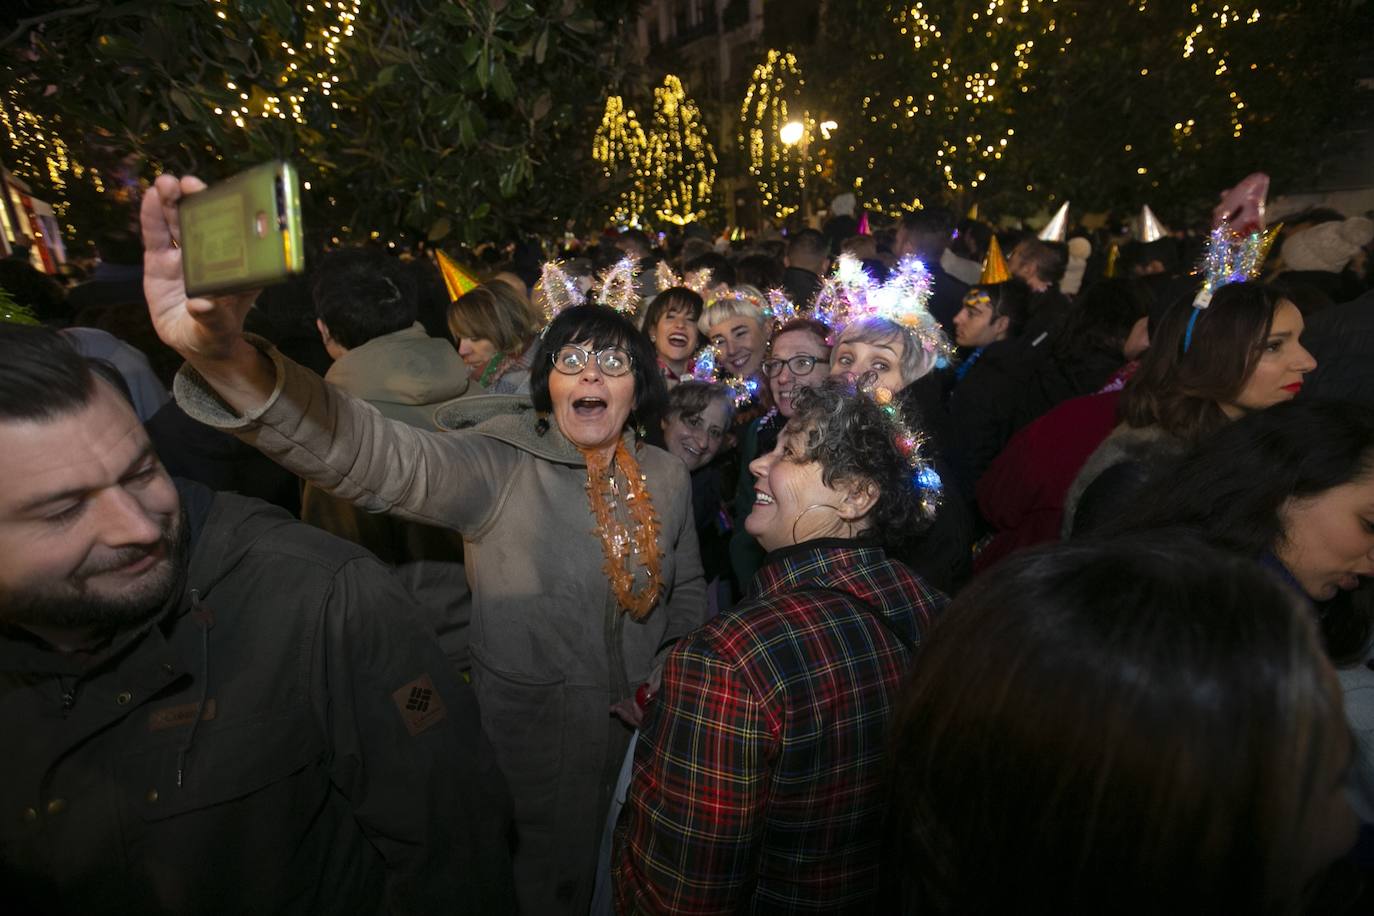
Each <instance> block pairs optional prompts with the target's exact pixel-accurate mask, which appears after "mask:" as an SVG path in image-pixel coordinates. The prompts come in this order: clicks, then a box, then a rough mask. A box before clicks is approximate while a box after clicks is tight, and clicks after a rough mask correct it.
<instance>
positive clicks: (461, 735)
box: [0, 482, 513, 914]
mask: <svg viewBox="0 0 1374 916" xmlns="http://www.w3.org/2000/svg"><path fill="white" fill-rule="evenodd" d="M178 489H179V490H180V491H181V494H182V504H183V524H186V525H187V526H188V528H189V555H188V563H187V566H186V569H185V571H184V573H183V575H182V576H181V578H180V581H179V582H178V584H177V586H176V587H175V588H174V590H173V593H172V596H171V598H169V600H168V602H167V604H166V605H165V607H164V608H163V610H162V612H161V613H160V614H159V615H157V616H156V617H155V618H154V619H153V620H151V621H150V622H148V623H147V624H145V625H143V626H141V627H138V628H137V629H135V630H133V631H131V632H126V633H123V634H121V635H119V636H117V637H115V638H114V639H113V640H112V641H111V642H110V644H109V645H108V646H106V647H105V648H103V649H101V650H99V651H98V652H97V653H96V654H95V655H94V656H93V657H91V658H88V659H86V660H84V661H83V660H81V659H80V658H79V657H77V656H71V655H64V654H60V653H58V652H56V651H53V650H52V649H51V648H49V647H48V646H47V644H46V643H43V642H41V641H39V640H37V639H35V638H33V637H31V636H28V635H27V634H26V633H24V632H23V631H18V630H14V629H6V630H3V631H0V729H3V732H4V734H5V736H6V737H5V751H4V753H3V754H2V755H0V812H3V815H2V816H0V888H3V891H2V892H0V896H3V899H4V903H3V904H2V905H0V908H3V909H4V911H5V912H7V913H16V914H28V913H83V914H84V913H94V912H99V913H130V914H134V913H136V914H156V913H169V914H170V913H178V914H179V913H196V914H213V913H248V912H253V913H276V912H296V913H331V914H332V913H381V912H388V913H433V912H444V913H475V914H478V913H480V914H485V913H503V912H511V911H512V910H513V890H512V886H511V877H510V859H509V853H508V847H507V845H506V841H505V837H506V836H507V834H508V827H509V811H508V801H507V799H508V796H507V794H506V791H505V787H504V784H503V782H502V780H501V777H500V774H499V773H498V771H497V769H496V766H495V763H494V760H493V755H492V752H491V748H490V746H489V745H488V744H487V742H486V741H485V739H484V738H483V737H482V735H481V732H480V729H479V727H478V723H477V710H476V705H475V703H474V701H473V697H472V694H471V691H470V690H469V689H468V688H467V687H466V686H464V685H462V684H461V683H459V682H457V681H456V680H455V679H453V678H452V677H451V676H450V675H449V674H448V673H447V671H446V663H445V660H444V658H443V656H442V654H441V653H440V652H439V650H438V648H437V646H436V645H435V644H434V641H433V639H432V638H431V637H430V636H429V634H428V633H427V632H426V631H425V627H424V625H423V623H421V622H420V620H419V617H418V612H417V611H416V610H415V608H414V606H413V601H412V599H410V598H409V596H408V595H407V594H406V592H405V591H404V590H402V589H401V588H400V587H399V586H398V585H397V584H396V583H395V582H394V581H393V580H392V578H391V576H390V574H389V573H388V572H387V571H386V569H385V568H384V567H382V566H381V565H379V564H378V563H377V561H376V560H374V559H372V558H371V557H370V556H369V555H368V554H367V553H366V552H364V551H362V550H361V549H359V548H357V547H354V546H353V545H351V544H347V543H346V542H343V541H340V540H338V539H337V538H334V537H332V536H330V535H328V534H325V533H324V532H321V531H318V530H316V529H314V528H311V527H310V526H308V525H303V524H301V523H299V522H297V521H295V520H294V519H292V518H290V517H289V516H287V515H286V513H284V512H282V511H281V510H279V509H276V508H273V507H270V506H268V505H267V504H265V503H261V502H259V501H257V500H251V499H246V498H243V497H238V496H234V495H229V494H219V495H216V494H213V493H211V492H210V491H208V490H206V489H204V488H202V487H200V486H198V485H196V484H189V483H185V482H180V483H179V484H178Z"/></svg>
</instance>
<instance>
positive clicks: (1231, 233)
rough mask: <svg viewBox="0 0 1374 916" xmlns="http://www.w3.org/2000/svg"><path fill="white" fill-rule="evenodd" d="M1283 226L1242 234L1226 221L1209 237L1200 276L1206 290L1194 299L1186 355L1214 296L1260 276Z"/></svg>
mask: <svg viewBox="0 0 1374 916" xmlns="http://www.w3.org/2000/svg"><path fill="white" fill-rule="evenodd" d="M1282 227H1283V224H1282V223H1276V224H1275V225H1273V226H1271V227H1270V228H1269V229H1267V230H1265V229H1256V230H1255V231H1254V232H1251V233H1248V234H1242V233H1240V232H1237V231H1236V230H1235V229H1233V228H1232V227H1231V224H1230V223H1228V222H1225V221H1223V222H1222V223H1221V224H1220V225H1219V226H1217V227H1216V228H1215V229H1213V230H1212V234H1211V235H1209V236H1208V237H1207V248H1206V251H1205V252H1204V254H1203V256H1202V262H1201V263H1200V264H1199V265H1198V269H1197V272H1198V273H1199V274H1201V275H1202V287H1201V288H1200V289H1199V290H1198V292H1197V295H1196V296H1194V297H1193V314H1192V315H1190V316H1189V317H1188V328H1187V330H1186V331H1184V333H1183V352H1184V353H1187V352H1188V348H1189V347H1191V346H1192V345H1193V329H1194V327H1195V326H1196V325H1197V320H1198V316H1200V315H1201V314H1202V312H1203V309H1205V308H1207V307H1208V306H1209V305H1211V304H1212V296H1214V295H1215V294H1216V291H1217V290H1219V289H1221V288H1222V287H1223V286H1225V285H1226V284H1228V283H1240V282H1242V281H1244V280H1252V279H1254V278H1255V277H1258V276H1259V275H1260V271H1261V270H1262V269H1263V267H1264V259H1265V258H1266V257H1267V256H1268V255H1269V249H1270V248H1271V247H1273V244H1274V239H1275V238H1277V237H1278V232H1279V229H1281V228H1282Z"/></svg>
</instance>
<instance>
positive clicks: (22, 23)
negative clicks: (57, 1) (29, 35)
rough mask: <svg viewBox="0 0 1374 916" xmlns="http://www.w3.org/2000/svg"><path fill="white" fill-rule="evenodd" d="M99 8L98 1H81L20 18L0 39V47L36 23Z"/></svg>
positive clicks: (84, 13) (79, 14)
mask: <svg viewBox="0 0 1374 916" xmlns="http://www.w3.org/2000/svg"><path fill="white" fill-rule="evenodd" d="M99 9H100V4H99V3H83V4H82V5H81V6H73V7H71V8H70V9H64V10H53V11H52V12H51V13H43V14H42V15H41V16H30V17H29V18H28V19H20V20H19V24H18V25H16V26H15V27H14V31H13V32H10V33H9V34H8V35H6V36H5V37H4V38H3V39H0V48H4V47H8V46H9V45H10V44H12V43H14V42H15V41H18V40H19V38H20V37H21V36H23V35H24V34H25V33H26V32H28V31H30V30H31V29H33V27H34V26H36V25H42V24H43V23H45V22H51V21H53V20H54V19H67V18H69V17H71V16H84V15H86V14H87V13H94V12H96V11H97V10H99Z"/></svg>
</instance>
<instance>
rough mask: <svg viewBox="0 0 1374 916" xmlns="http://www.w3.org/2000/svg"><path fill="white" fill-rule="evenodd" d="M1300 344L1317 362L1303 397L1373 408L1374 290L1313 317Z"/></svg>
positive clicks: (1304, 387) (1304, 388) (1303, 391)
mask: <svg viewBox="0 0 1374 916" xmlns="http://www.w3.org/2000/svg"><path fill="white" fill-rule="evenodd" d="M1302 343H1303V346H1305V347H1306V348H1307V349H1308V351H1309V352H1311V354H1312V356H1313V357H1314V358H1316V360H1317V368H1316V369H1315V370H1314V371H1313V372H1312V373H1311V374H1310V375H1309V376H1308V377H1307V380H1306V384H1305V385H1304V386H1303V389H1302V396H1303V397H1318V398H1339V399H1341V400H1346V401H1356V402H1358V403H1361V404H1366V405H1369V406H1371V407H1374V290H1371V291H1370V292H1367V293H1365V294H1364V295H1363V296H1361V297H1360V298H1358V299H1356V300H1354V301H1353V302H1347V303H1345V304H1344V305H1333V306H1329V307H1327V308H1325V309H1322V310H1321V311H1320V312H1318V313H1317V314H1315V315H1313V316H1312V317H1311V318H1310V319H1308V322H1307V329H1306V330H1305V331H1303V335H1302Z"/></svg>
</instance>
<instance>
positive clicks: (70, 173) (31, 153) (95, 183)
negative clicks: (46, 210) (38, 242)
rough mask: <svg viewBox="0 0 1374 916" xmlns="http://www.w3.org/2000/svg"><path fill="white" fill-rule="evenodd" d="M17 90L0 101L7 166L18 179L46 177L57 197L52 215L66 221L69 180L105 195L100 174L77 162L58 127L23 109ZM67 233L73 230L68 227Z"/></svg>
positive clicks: (10, 91) (53, 204) (13, 90)
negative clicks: (22, 176) (6, 141)
mask: <svg viewBox="0 0 1374 916" xmlns="http://www.w3.org/2000/svg"><path fill="white" fill-rule="evenodd" d="M20 88H21V87H19V86H11V87H10V89H9V90H8V91H7V92H6V93H5V97H3V98H0V122H2V123H3V124H4V128H5V133H6V135H7V136H8V137H9V149H8V150H6V151H5V155H4V159H5V161H6V164H7V165H8V166H9V167H10V168H11V169H12V170H13V171H14V172H15V173H16V174H19V175H27V176H43V177H46V179H47V181H48V185H49V187H51V188H52V190H53V191H54V192H56V193H57V194H58V195H59V196H58V197H57V198H56V199H54V200H52V201H51V204H52V208H53V212H54V213H55V214H57V216H58V217H61V218H65V217H66V215H67V209H68V207H69V206H70V205H69V203H68V201H67V200H66V199H65V198H64V197H63V196H61V195H64V194H65V193H66V192H67V190H68V183H69V181H71V180H76V181H88V182H90V184H91V187H93V188H94V189H95V191H96V192H97V193H100V194H103V193H104V192H105V182H104V180H103V179H102V178H101V175H100V172H99V171H98V170H96V169H94V168H91V167H88V166H86V165H84V164H83V163H81V162H80V161H78V160H77V159H76V158H75V157H74V156H73V155H72V153H71V148H70V147H69V146H68V144H67V142H66V140H64V139H63V137H62V131H61V128H60V126H59V125H58V124H57V123H55V122H52V121H46V120H44V119H43V118H41V117H40V116H39V115H37V114H35V113H34V112H32V111H29V110H28V109H27V108H25V107H24V106H23V103H22V101H21V97H20ZM66 228H67V231H68V232H74V231H75V228H74V227H73V226H71V225H70V224H68V225H67V227H66Z"/></svg>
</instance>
